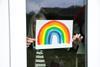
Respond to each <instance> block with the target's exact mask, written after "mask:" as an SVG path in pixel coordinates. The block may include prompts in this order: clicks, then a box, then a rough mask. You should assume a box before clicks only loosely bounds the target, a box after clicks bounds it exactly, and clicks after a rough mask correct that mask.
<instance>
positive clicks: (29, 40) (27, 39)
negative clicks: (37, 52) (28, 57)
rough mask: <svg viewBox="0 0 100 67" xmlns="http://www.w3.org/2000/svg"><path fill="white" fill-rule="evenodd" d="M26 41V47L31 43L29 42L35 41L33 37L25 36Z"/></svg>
mask: <svg viewBox="0 0 100 67" xmlns="http://www.w3.org/2000/svg"><path fill="white" fill-rule="evenodd" d="M26 41H27V47H29V46H30V45H31V43H33V42H35V39H34V38H30V37H27V38H26Z"/></svg>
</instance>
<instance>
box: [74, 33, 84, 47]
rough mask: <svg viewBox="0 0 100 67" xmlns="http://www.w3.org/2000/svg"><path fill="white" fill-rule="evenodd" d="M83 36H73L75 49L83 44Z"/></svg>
mask: <svg viewBox="0 0 100 67" xmlns="http://www.w3.org/2000/svg"><path fill="white" fill-rule="evenodd" d="M82 39H83V36H82V35H81V34H75V35H74V36H73V47H74V48H76V47H77V45H79V44H80V43H81V41H82Z"/></svg>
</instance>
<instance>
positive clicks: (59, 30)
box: [38, 20, 70, 45]
mask: <svg viewBox="0 0 100 67" xmlns="http://www.w3.org/2000/svg"><path fill="white" fill-rule="evenodd" d="M54 34H55V35H56V36H57V38H58V40H57V41H58V43H68V44H69V43H70V32H69V29H68V27H67V26H65V25H64V24H63V23H61V22H59V21H55V20H52V21H49V22H48V23H46V24H45V25H44V26H43V27H42V28H41V29H40V31H39V35H38V44H39V45H42V44H45V45H46V44H52V36H53V35H54Z"/></svg>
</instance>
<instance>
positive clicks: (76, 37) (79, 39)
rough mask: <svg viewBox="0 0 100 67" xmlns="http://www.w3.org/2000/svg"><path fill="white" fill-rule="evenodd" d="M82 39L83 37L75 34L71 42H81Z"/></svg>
mask: <svg viewBox="0 0 100 67" xmlns="http://www.w3.org/2000/svg"><path fill="white" fill-rule="evenodd" d="M82 39H83V36H82V35H81V34H76V35H74V36H73V41H75V40H78V41H81V40H82Z"/></svg>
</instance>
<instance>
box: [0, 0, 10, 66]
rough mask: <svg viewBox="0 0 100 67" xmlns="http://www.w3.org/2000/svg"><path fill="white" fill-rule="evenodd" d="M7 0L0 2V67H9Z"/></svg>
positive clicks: (0, 0)
mask: <svg viewBox="0 0 100 67" xmlns="http://www.w3.org/2000/svg"><path fill="white" fill-rule="evenodd" d="M9 61H10V60H9V19H8V0H0V67H9V64H10V62H9Z"/></svg>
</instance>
